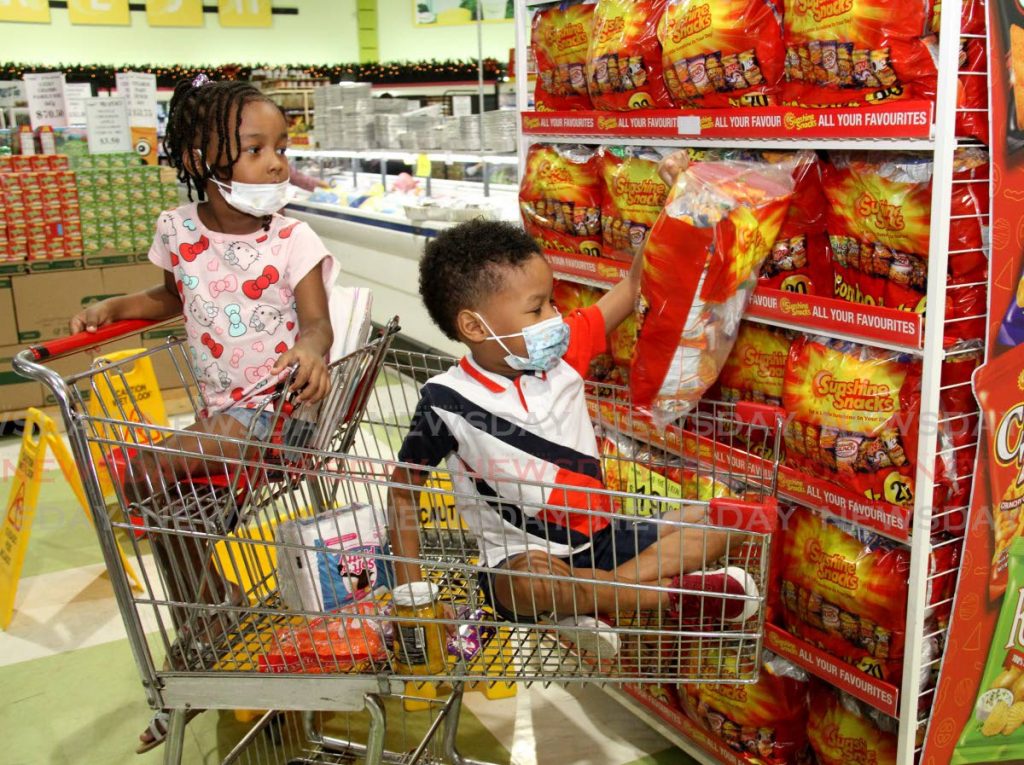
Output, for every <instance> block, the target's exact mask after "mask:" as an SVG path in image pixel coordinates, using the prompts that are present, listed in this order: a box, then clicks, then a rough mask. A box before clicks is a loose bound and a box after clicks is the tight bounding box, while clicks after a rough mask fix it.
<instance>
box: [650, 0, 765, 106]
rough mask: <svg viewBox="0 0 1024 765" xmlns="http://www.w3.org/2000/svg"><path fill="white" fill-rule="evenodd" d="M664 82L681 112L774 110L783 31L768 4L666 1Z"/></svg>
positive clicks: (661, 34) (755, 0)
mask: <svg viewBox="0 0 1024 765" xmlns="http://www.w3.org/2000/svg"><path fill="white" fill-rule="evenodd" d="M658 39H659V40H660V41H661V49H662V60H663V63H664V72H665V82H666V84H667V85H668V89H669V92H670V93H671V94H672V98H673V99H674V100H675V102H676V104H677V105H678V106H681V107H699V108H721V107H737V106H770V105H773V104H777V103H778V92H777V91H778V85H779V82H780V80H781V78H782V64H783V48H782V30H781V27H780V26H779V20H778V18H777V15H776V11H775V8H774V7H773V6H772V4H771V3H768V2H765V0H722V1H721V2H715V3H711V2H708V1H707V0H668V4H667V5H666V7H665V12H664V13H663V14H662V15H661V20H660V21H659V23H658Z"/></svg>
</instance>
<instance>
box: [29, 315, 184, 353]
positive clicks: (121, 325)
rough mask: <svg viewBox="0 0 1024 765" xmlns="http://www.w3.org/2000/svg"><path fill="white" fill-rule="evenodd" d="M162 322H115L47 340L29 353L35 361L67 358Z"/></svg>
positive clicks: (138, 320) (35, 346) (144, 320)
mask: <svg viewBox="0 0 1024 765" xmlns="http://www.w3.org/2000/svg"><path fill="white" fill-rule="evenodd" d="M163 323H164V322H162V321H149V320H148V319H128V320H126V321H115V322H113V323H111V324H104V325H103V326H102V327H100V328H98V329H97V330H96V331H95V332H79V333H78V334H77V335H71V336H69V337H59V338H57V339H56V340H49V341H47V342H45V343H40V344H39V345H33V346H32V347H31V348H29V352H31V354H32V355H33V356H34V357H35V360H36V361H46V360H47V359H58V358H60V357H62V356H69V355H70V354H72V353H76V352H77V351H81V350H85V349H86V348H94V347H96V346H97V345H103V344H104V343H109V342H110V341H112V340H117V339H118V338H120V337H125V336H127V335H137V334H138V333H139V332H141V331H142V330H144V329H148V328H149V327H152V326H153V325H155V324H163Z"/></svg>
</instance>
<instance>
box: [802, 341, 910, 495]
mask: <svg viewBox="0 0 1024 765" xmlns="http://www.w3.org/2000/svg"><path fill="white" fill-rule="evenodd" d="M920 395H921V366H920V364H919V363H917V362H915V360H914V359H912V358H911V357H909V356H907V355H903V354H898V353H896V352H894V351H886V350H882V349H876V348H869V347H866V346H861V345H856V344H854V343H848V342H844V341H840V340H833V339H829V338H825V337H808V336H801V337H800V338H798V339H797V340H796V342H794V343H793V345H792V347H791V348H790V351H789V357H788V359H787V363H786V379H785V383H784V385H783V392H782V405H783V408H784V409H785V410H786V411H787V413H788V414H789V415H790V421H789V422H788V423H787V426H786V431H785V443H786V460H787V462H788V463H789V464H791V465H793V466H794V467H798V468H801V469H804V470H807V471H808V472H810V473H813V474H815V475H818V476H820V477H821V478H825V479H826V480H831V481H834V482H835V483H837V484H841V485H844V486H848V487H849V488H850V489H852V490H853V491H854V492H856V493H857V494H860V495H862V496H866V497H868V498H869V499H874V500H880V501H885V502H890V503H892V504H895V505H903V506H906V507H910V506H912V505H913V501H914V470H915V463H916V457H917V418H916V412H917V410H918V405H919V401H920Z"/></svg>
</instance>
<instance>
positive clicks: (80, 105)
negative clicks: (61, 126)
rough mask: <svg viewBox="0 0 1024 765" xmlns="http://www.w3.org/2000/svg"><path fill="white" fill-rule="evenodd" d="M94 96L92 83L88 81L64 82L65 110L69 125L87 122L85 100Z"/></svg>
mask: <svg viewBox="0 0 1024 765" xmlns="http://www.w3.org/2000/svg"><path fill="white" fill-rule="evenodd" d="M90 98H92V85H90V84H89V83H87V82H66V83H64V110H65V112H66V114H67V120H68V125H84V124H85V102H86V101H87V100H89V99H90Z"/></svg>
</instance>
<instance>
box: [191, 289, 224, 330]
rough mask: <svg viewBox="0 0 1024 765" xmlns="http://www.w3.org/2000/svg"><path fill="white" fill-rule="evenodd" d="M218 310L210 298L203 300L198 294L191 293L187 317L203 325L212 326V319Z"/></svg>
mask: <svg viewBox="0 0 1024 765" xmlns="http://www.w3.org/2000/svg"><path fill="white" fill-rule="evenodd" d="M219 312H220V309H219V308H217V306H215V305H214V304H213V301H212V300H203V298H202V297H201V296H199V295H193V296H192V302H191V303H189V304H188V315H189V317H190V318H191V319H192V320H193V321H194V322H196V323H197V324H201V325H202V326H204V327H209V326H212V325H213V319H214V317H215V316H216V315H217V314H218V313H219Z"/></svg>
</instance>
